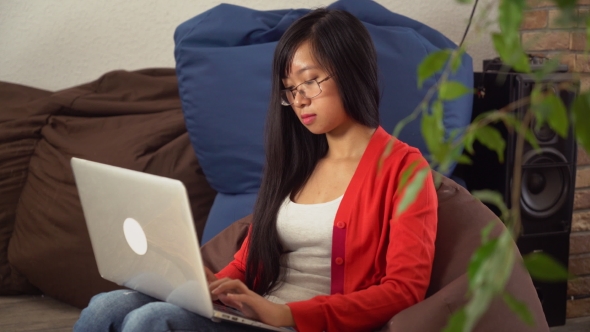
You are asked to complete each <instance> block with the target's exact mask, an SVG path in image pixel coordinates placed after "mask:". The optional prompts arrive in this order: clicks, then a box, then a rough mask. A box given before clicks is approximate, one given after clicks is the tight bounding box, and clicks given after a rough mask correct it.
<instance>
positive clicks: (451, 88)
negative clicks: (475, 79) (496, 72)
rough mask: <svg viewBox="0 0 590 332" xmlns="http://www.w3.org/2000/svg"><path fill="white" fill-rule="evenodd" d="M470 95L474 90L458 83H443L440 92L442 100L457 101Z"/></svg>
mask: <svg viewBox="0 0 590 332" xmlns="http://www.w3.org/2000/svg"><path fill="white" fill-rule="evenodd" d="M468 93H473V89H471V88H468V87H466V86H465V85H464V84H463V83H461V82H457V81H447V82H443V83H442V84H441V85H440V88H439V90H438V96H439V98H440V99H441V100H455V99H457V98H459V97H461V96H463V95H466V94H468Z"/></svg>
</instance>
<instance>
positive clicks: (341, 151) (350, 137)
mask: <svg viewBox="0 0 590 332" xmlns="http://www.w3.org/2000/svg"><path fill="white" fill-rule="evenodd" d="M373 133H375V128H369V127H367V126H364V125H361V124H358V123H353V124H351V125H350V126H348V127H347V128H343V129H341V130H338V132H334V131H332V132H329V133H327V134H326V139H327V141H328V154H327V155H326V158H329V159H360V158H361V157H362V155H363V153H364V152H365V149H366V148H367V145H369V141H370V140H371V137H372V136H373Z"/></svg>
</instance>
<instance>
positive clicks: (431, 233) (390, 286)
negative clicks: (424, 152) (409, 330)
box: [288, 154, 438, 331]
mask: <svg viewBox="0 0 590 332" xmlns="http://www.w3.org/2000/svg"><path fill="white" fill-rule="evenodd" d="M416 155H417V156H416ZM408 157H410V158H407V159H412V160H407V159H406V158H404V159H406V161H405V165H404V166H405V167H408V166H409V164H410V163H411V162H412V161H413V160H418V161H419V166H418V167H416V171H415V172H414V174H413V175H412V178H413V177H414V176H415V175H416V174H417V173H418V171H419V170H420V169H423V168H424V167H428V163H427V162H426V160H424V158H423V157H422V156H420V155H419V154H410V155H409V156H408ZM400 174H401V173H400ZM398 177H399V175H398ZM395 185H397V181H396V182H395ZM401 198H402V195H400V194H399V193H396V194H394V195H393V209H394V211H393V214H392V216H395V213H396V211H395V210H396V209H397V207H398V206H399V204H400V201H401ZM437 208H438V199H437V195H436V190H435V187H434V182H433V178H432V173H431V172H430V171H428V174H427V177H426V179H425V181H424V186H423V187H422V190H420V192H419V193H418V195H417V197H416V200H415V201H414V203H412V204H411V205H410V206H409V207H408V209H407V210H406V211H405V212H403V213H402V214H401V215H400V216H399V217H393V218H392V219H391V220H389V245H388V246H387V249H386V264H387V265H386V269H385V276H384V277H383V278H381V280H380V282H379V284H377V285H373V286H370V287H368V288H366V289H363V290H358V291H354V292H351V293H348V294H344V295H343V294H333V295H329V296H317V297H314V298H312V299H310V300H307V301H300V302H292V303H289V304H288V306H289V307H290V308H291V312H292V314H293V318H294V320H295V322H296V325H297V328H298V330H299V331H371V330H375V329H377V328H379V327H381V326H383V325H384V324H385V323H387V321H388V320H389V319H391V317H393V316H394V315H395V314H397V313H398V312H400V311H402V310H404V309H406V308H408V307H410V306H412V305H414V304H416V303H418V302H420V301H421V300H423V299H424V297H425V295H426V290H427V288H428V284H429V281H430V274H431V272H432V262H433V259H434V241H435V238H436V228H437ZM361 273H362V272H361ZM346 277H347V278H348V277H349V276H346ZM425 319H427V318H425Z"/></svg>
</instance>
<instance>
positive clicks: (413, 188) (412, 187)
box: [395, 167, 430, 217]
mask: <svg viewBox="0 0 590 332" xmlns="http://www.w3.org/2000/svg"><path fill="white" fill-rule="evenodd" d="M429 172H430V169H429V168H428V167H424V168H422V169H421V170H419V171H418V173H416V175H415V176H414V177H413V178H412V180H410V183H409V184H408V185H407V187H406V190H405V191H404V192H403V197H402V200H401V202H400V203H399V206H398V207H397V211H396V213H395V215H396V217H398V216H400V215H401V214H402V213H404V212H405V211H406V209H407V208H408V207H409V206H410V205H411V204H412V203H413V202H414V200H416V196H418V193H419V192H420V190H422V186H423V185H424V180H425V179H426V176H427V175H428V173H429Z"/></svg>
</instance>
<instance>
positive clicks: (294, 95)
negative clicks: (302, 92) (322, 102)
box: [280, 75, 332, 106]
mask: <svg viewBox="0 0 590 332" xmlns="http://www.w3.org/2000/svg"><path fill="white" fill-rule="evenodd" d="M330 78H332V76H331V75H330V76H327V77H326V78H324V79H323V80H321V81H318V80H317V79H313V80H307V81H305V82H302V83H300V84H298V85H297V86H296V87H294V88H291V89H283V90H280V93H281V105H283V106H291V105H293V104H292V103H287V102H286V101H285V100H283V97H282V96H283V93H284V94H285V95H286V94H287V92H291V93H292V94H293V100H295V97H296V96H297V92H299V89H297V88H299V87H300V86H301V85H303V84H306V83H309V82H312V81H313V82H316V84H317V85H318V88H319V89H320V92H318V94H317V95H315V96H312V97H308V96H304V98H307V99H312V98H315V97H317V96H319V95H320V94H321V93H322V92H323V91H324V90H322V86H321V85H320V84H321V83H324V82H325V81H327V80H329V79H330Z"/></svg>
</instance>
